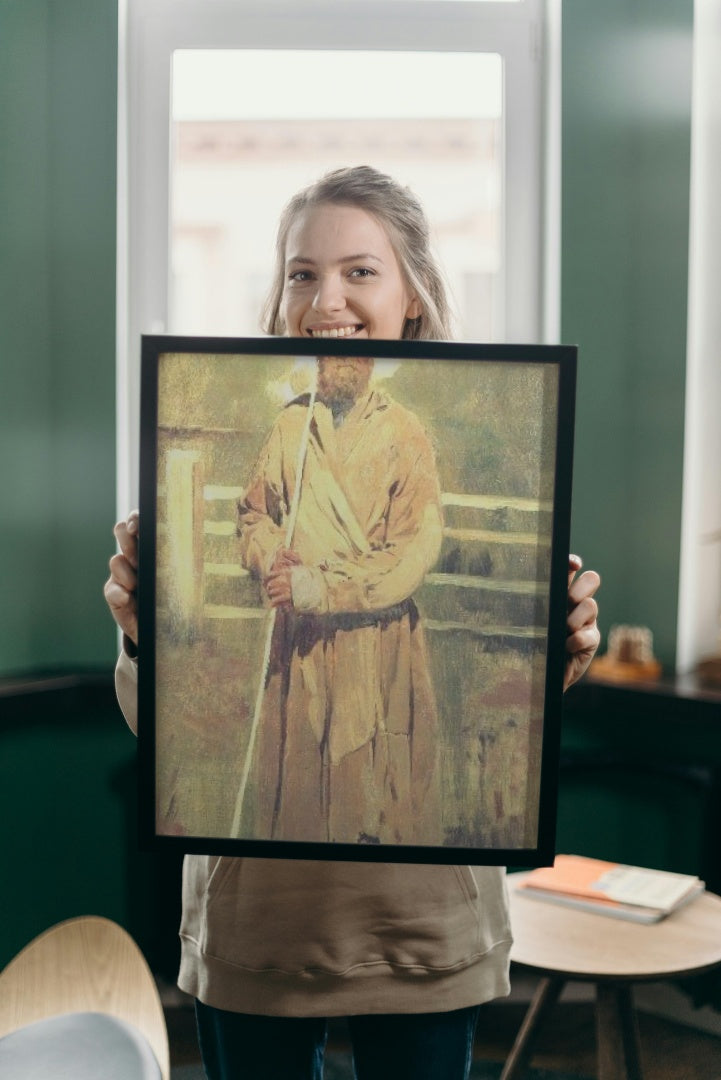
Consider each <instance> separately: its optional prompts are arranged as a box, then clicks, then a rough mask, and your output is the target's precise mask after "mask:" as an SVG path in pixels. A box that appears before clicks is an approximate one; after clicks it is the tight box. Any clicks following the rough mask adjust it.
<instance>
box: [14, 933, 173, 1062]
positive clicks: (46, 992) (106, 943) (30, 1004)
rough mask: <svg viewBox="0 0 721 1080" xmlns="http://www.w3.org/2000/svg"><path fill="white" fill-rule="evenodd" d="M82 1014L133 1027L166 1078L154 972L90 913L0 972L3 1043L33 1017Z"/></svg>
mask: <svg viewBox="0 0 721 1080" xmlns="http://www.w3.org/2000/svg"><path fill="white" fill-rule="evenodd" d="M82 1012H97V1013H104V1014H106V1015H108V1016H113V1017H116V1018H117V1019H119V1020H123V1021H125V1023H127V1024H130V1025H132V1026H133V1027H135V1028H137V1030H138V1031H140V1032H142V1034H143V1035H144V1036H145V1038H146V1039H147V1040H148V1042H149V1044H150V1046H151V1047H152V1050H153V1053H154V1054H155V1057H156V1059H157V1061H158V1065H159V1066H160V1071H161V1073H162V1076H163V1080H168V1077H169V1076H170V1054H169V1049H168V1033H167V1028H166V1024H165V1016H164V1013H163V1007H162V1004H161V1002H160V996H159V994H158V991H157V987H156V985H155V980H154V979H153V976H152V973H151V971H150V969H149V967H148V965H147V963H146V962H145V958H144V956H143V954H142V953H141V951H140V949H139V948H138V946H137V945H136V944H135V942H134V941H133V939H132V938H131V937H130V935H129V934H128V933H127V932H126V931H125V930H123V928H122V927H121V926H118V924H117V923H114V922H112V921H111V920H110V919H104V918H100V917H99V916H95V915H86V916H81V917H80V918H77V919H69V920H67V921H66V922H61V923H58V924H57V925H56V926H53V927H51V928H50V929H49V930H46V931H45V933H43V934H40V935H39V937H36V938H35V939H34V940H33V941H31V942H30V944H29V945H26V946H25V948H24V949H23V950H22V952H20V953H18V955H17V956H16V957H15V958H14V959H13V960H11V961H10V963H9V964H8V965H7V967H6V968H5V969H4V970H3V971H2V972H0V1038H1V1037H2V1036H3V1035H7V1034H9V1033H10V1032H13V1031H18V1030H19V1029H20V1028H22V1027H25V1026H26V1025H27V1024H32V1023H34V1022H35V1021H36V1020H47V1019H49V1018H50V1017H53V1016H63V1015H66V1014H68V1013H82Z"/></svg>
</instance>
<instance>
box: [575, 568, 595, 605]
mask: <svg viewBox="0 0 721 1080" xmlns="http://www.w3.org/2000/svg"><path fill="white" fill-rule="evenodd" d="M600 585H601V578H600V576H599V575H598V574H597V573H596V571H595V570H586V571H585V572H584V573H583V574H581V576H580V577H578V578H576V580H575V581H574V580H573V579H572V578H571V575H570V571H569V584H568V607H569V610H571V609H572V608H573V607H575V606H576V605H577V604H580V603H581V602H582V601H583V600H585V599H587V598H588V597H592V596H593V595H594V594H595V593H596V592H597V591H598V589H599V587H600Z"/></svg>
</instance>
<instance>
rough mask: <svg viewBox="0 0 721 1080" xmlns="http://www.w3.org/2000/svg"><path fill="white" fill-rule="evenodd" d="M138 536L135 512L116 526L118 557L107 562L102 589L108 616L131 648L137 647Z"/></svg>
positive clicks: (137, 521)
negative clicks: (105, 577)
mask: <svg viewBox="0 0 721 1080" xmlns="http://www.w3.org/2000/svg"><path fill="white" fill-rule="evenodd" d="M138 532H139V515H138V511H137V510H134V511H133V512H132V513H130V514H128V517H127V519H126V520H125V521H119V522H118V523H117V524H116V526H115V528H114V529H113V533H114V535H115V538H116V540H117V542H118V546H119V548H120V553H119V554H115V555H113V556H112V558H111V559H110V562H109V564H108V565H109V567H110V577H109V578H108V580H107V581H106V582H105V586H104V588H103V595H104V596H105V601H106V603H107V605H108V607H109V608H110V613H111V615H112V616H113V618H114V619H115V622H116V623H117V624H118V626H119V627H120V629H121V630H122V631H123V633H124V634H127V636H128V637H129V638H130V639H131V641H132V642H133V643H134V644H135V645H137V643H138V604H137V597H136V593H137V588H138V573H137V570H138Z"/></svg>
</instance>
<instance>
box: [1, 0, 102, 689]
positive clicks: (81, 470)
mask: <svg viewBox="0 0 721 1080" xmlns="http://www.w3.org/2000/svg"><path fill="white" fill-rule="evenodd" d="M116 81H117V4H116V0H63V3H53V2H52V0H0V101H2V108H0V147H1V148H2V151H1V156H0V252H1V255H0V343H1V345H0V350H1V351H0V364H1V366H2V383H1V385H2V391H1V393H0V460H1V461H2V478H1V479H0V496H1V504H2V516H1V518H0V565H2V567H3V574H2V585H0V593H1V599H0V606H1V608H2V619H0V675H7V674H12V673H16V672H19V671H29V670H42V669H47V668H51V667H66V666H68V667H74V668H87V667H89V666H91V667H92V666H97V665H101V666H105V665H109V664H110V663H112V659H113V655H114V652H115V634H114V630H113V626H112V622H111V620H110V619H109V617H108V615H107V613H106V610H104V608H105V605H104V601H103V599H102V582H103V580H104V578H105V576H106V569H107V560H108V556H109V555H110V554H111V552H112V550H113V538H112V534H111V528H112V523H113V520H114V515H115V490H114V489H115V463H114V459H115V405H114V394H115V372H114V368H115V163H116V149H115V139H116V121H115V114H116Z"/></svg>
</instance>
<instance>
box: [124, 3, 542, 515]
mask: <svg viewBox="0 0 721 1080" xmlns="http://www.w3.org/2000/svg"><path fill="white" fill-rule="evenodd" d="M555 3H556V0H548V4H547V5H546V4H544V2H543V0H515V2H509V0H394V2H393V3H392V4H391V3H387V2H386V0H364V2H363V3H356V2H355V0H343V2H338V0H305V2H304V3H303V4H302V5H298V4H297V3H289V2H285V0H125V2H124V3H121V5H120V71H121V85H120V95H119V100H120V106H119V140H120V147H119V150H120V152H119V162H120V166H119V168H120V175H119V257H118V271H119V273H118V282H119V284H118V412H119V415H118V440H119V445H118V469H119V477H118V505H119V510H120V511H121V512H123V513H124V512H126V511H127V509H128V507H129V506H130V505H134V504H135V501H136V499H137V491H136V482H137V481H136V477H137V472H138V468H137V464H138V463H137V450H136V447H137V444H138V427H139V424H138V415H137V414H138V381H139V380H138V369H139V351H140V349H139V343H140V335H141V334H142V333H146V332H154V333H163V332H188V333H196V332H201V333H218V334H226V333H227V334H236V333H237V334H255V333H258V332H259V330H258V320H257V313H258V312H259V310H260V307H261V305H262V300H263V298H264V296H265V293H266V290H267V287H268V284H269V267H270V258H271V255H272V246H273V234H274V230H275V224H276V222H277V218H278V214H279V211H280V209H281V208H282V206H283V204H284V203H285V201H286V200H287V199H288V198H289V197H290V196H291V195H292V194H293V193H294V192H295V191H296V190H297V189H298V188H299V187H301V186H303V185H304V184H305V183H307V182H309V181H311V180H313V179H315V178H316V177H317V176H319V175H321V174H322V173H323V172H325V171H327V170H328V169H330V168H333V167H336V166H337V165H342V164H355V163H359V160H360V158H361V157H362V158H364V159H365V163H368V164H373V165H376V166H377V167H379V168H382V169H385V170H386V171H388V172H391V173H392V175H394V176H396V177H397V178H398V179H401V180H404V182H406V183H409V184H410V186H411V187H412V188H413V189H414V190H415V191H416V192H417V193H418V195H419V196H420V197H421V199H422V200H423V202H424V205H425V207H426V209H427V211H428V214H429V217H430V219H431V225H432V229H433V232H434V239H435V247H436V251H437V253H438V255H439V258H440V261H441V262H442V263H443V265H444V268H445V269H446V273H447V277H448V279H449V284H450V286H451V292H452V294H453V300H454V306H455V309H456V311H457V314H458V336H460V337H463V338H467V339H476V340H478V339H481V340H506V341H511V340H515V341H532V340H535V341H538V340H544V339H545V340H554V339H555V333H556V326H557V313H554V310H553V308H554V299H553V298H554V296H555V295H556V294H557V290H556V285H555V275H556V274H557V266H556V267H555V270H554V272H551V273H549V270H548V268H549V266H550V265H552V264H553V262H554V259H553V256H554V252H555V251H556V248H557V241H556V239H555V236H554V230H553V228H552V229H551V230H550V231H549V230H548V229H547V228H546V229H545V230H544V211H545V209H547V207H545V206H544V203H543V194H544V190H546V191H548V190H549V188H548V187H547V186H544V176H545V174H546V170H547V168H548V167H549V164H552V159H551V157H544V139H543V138H542V133H544V134H545V135H547V134H548V132H549V130H552V125H551V126H550V127H549V124H548V112H547V110H546V108H545V106H546V104H547V101H548V92H547V91H548V87H549V86H550V80H548V78H547V71H546V67H545V64H544V58H545V57H546V56H547V55H549V47H548V46H549V45H550V43H551V39H552V34H551V29H550V28H551V26H552V22H553V20H552V18H551V16H550V13H551V12H552V10H553V9H554V8H555ZM545 141H546V143H547V139H546V140H545ZM251 206H252V207H253V211H252V212H249V208H250V207H251ZM556 225H557V223H556ZM549 297H550V298H551V299H550V304H549ZM549 312H550V315H549Z"/></svg>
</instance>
